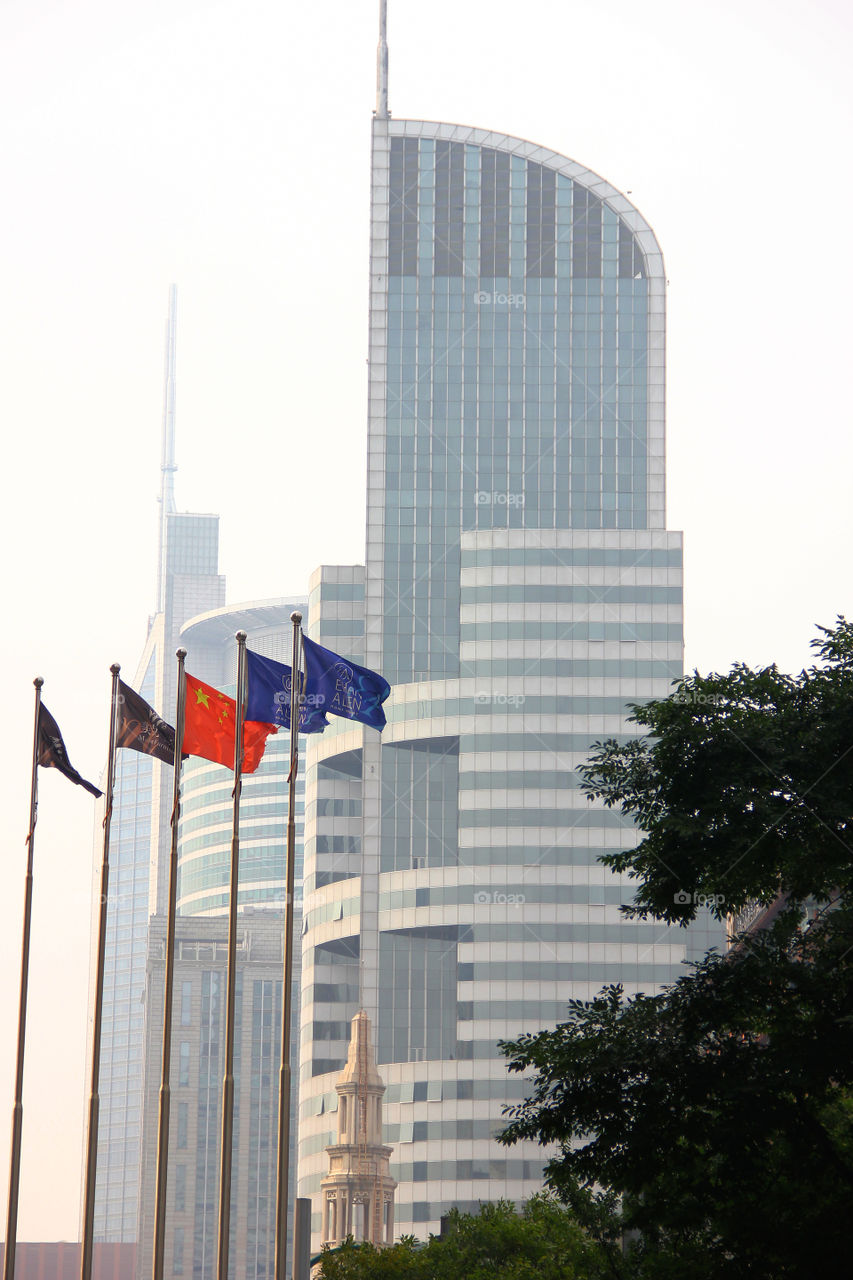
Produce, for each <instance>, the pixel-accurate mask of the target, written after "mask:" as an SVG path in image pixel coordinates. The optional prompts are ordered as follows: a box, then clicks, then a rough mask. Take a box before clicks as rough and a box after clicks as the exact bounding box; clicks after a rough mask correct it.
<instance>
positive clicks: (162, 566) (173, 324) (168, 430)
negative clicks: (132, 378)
mask: <svg viewBox="0 0 853 1280" xmlns="http://www.w3.org/2000/svg"><path fill="white" fill-rule="evenodd" d="M177 326H178V286H177V285H176V284H172V285H170V286H169V315H168V319H167V320H166V361H165V373H164V386H163V453H162V458H161V462H160V497H159V498H158V500H157V501H158V502H159V504H160V538H159V546H158V556H157V612H158V613H162V612H163V610H164V609H165V607H166V522H167V518H168V515H169V513H170V512H172V511H174V510H175V472H176V471H177V469H178V468H177V467H176V466H175V348H176V343H177Z"/></svg>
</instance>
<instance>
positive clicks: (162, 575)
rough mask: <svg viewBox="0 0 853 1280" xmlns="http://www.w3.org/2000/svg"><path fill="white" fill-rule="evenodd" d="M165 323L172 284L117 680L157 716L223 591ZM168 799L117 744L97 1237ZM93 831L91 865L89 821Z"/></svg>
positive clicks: (132, 1191) (111, 1172) (106, 1213)
mask: <svg viewBox="0 0 853 1280" xmlns="http://www.w3.org/2000/svg"><path fill="white" fill-rule="evenodd" d="M176 324H177V290H176V288H175V286H174V285H172V287H171V289H170V292H169V316H168V321H167V325H166V360H165V394H164V406H163V454H162V464H161V486H160V521H159V524H160V530H159V546H158V572H157V607H156V611H155V613H154V615H153V616H152V617H151V618H150V619H149V623H148V634H147V637H146V640H145V645H144V647H143V651H142V656H141V658H140V661H139V664H138V666H137V668H136V673H135V675H133V676H131V675H130V674H129V673H126V678H127V679H128V682H129V683H131V684H133V686H134V687H135V688H136V689H138V690H139V692H140V693H141V694H142V695H143V697H144V698H146V699H147V701H148V702H150V703H151V704H152V705H153V706H155V707H156V708H157V709H158V711H161V712H162V714H163V715H164V716H165V717H166V719H171V712H170V708H173V707H174V705H175V648H176V646H177V644H178V638H179V635H180V628H181V626H182V624H183V623H184V622H185V621H186V619H187V618H188V617H190V616H191V615H192V614H195V613H199V612H201V611H202V610H205V609H213V608H215V607H216V606H217V605H221V604H222V603H223V601H224V599H225V579H224V578H223V577H221V576H220V574H219V567H218V557H219V517H218V516H215V515H192V514H187V513H182V512H178V511H176V510H175V501H174V481H173V477H174V471H175V417H174V415H175V349H176ZM171 807H172V771H171V769H170V768H168V766H166V765H163V764H161V763H160V762H159V761H157V760H153V759H152V758H151V757H150V756H146V755H140V754H139V753H137V752H135V751H120V752H119V753H118V758H117V762H116V782H115V803H114V812H113V819H112V839H111V848H110V899H109V903H108V904H107V940H106V964H105V975H104V1005H103V1037H102V1045H101V1079H100V1098H101V1103H100V1122H99V1126H98V1177H97V1188H96V1199H95V1239H96V1240H99V1241H110V1242H117V1241H126V1242H134V1243H135V1242H136V1239H137V1206H138V1197H139V1187H138V1182H139V1168H140V1165H139V1152H140V1137H141V1129H142V1076H143V1048H144V1045H143V1005H142V1000H143V995H144V991H145V967H146V948H147V937H148V920H149V916H151V915H153V914H155V913H156V912H158V911H162V910H164V907H165V902H166V898H165V895H166V875H167V871H168V858H161V857H160V851H161V850H163V849H165V850H166V851H168V847H169V815H170V813H171ZM95 829H96V845H97V850H96V864H99V862H100V830H101V828H100V820H98V821H97V822H96V828H95ZM95 918H96V916H95ZM93 940H94V930H93ZM92 973H93V974H94V965H93V967H92ZM87 1079H88V1071H87Z"/></svg>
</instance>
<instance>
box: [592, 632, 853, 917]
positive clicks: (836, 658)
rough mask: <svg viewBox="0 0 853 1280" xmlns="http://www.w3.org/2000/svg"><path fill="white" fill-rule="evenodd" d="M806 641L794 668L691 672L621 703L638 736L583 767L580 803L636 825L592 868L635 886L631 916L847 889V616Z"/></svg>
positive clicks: (852, 723) (851, 724) (850, 660)
mask: <svg viewBox="0 0 853 1280" xmlns="http://www.w3.org/2000/svg"><path fill="white" fill-rule="evenodd" d="M820 631H821V636H820V637H819V638H818V639H817V640H815V641H813V642H812V647H813V648H814V649H815V650H816V651H817V655H818V658H819V662H818V663H817V664H816V665H815V666H813V667H811V668H809V669H808V670H806V671H802V672H801V673H800V675H798V676H789V675H785V674H783V673H782V672H780V671H779V670H778V668H777V667H775V666H771V667H765V668H762V669H761V670H758V671H753V670H751V669H750V668H749V667H746V666H744V665H742V664H737V665H735V666H734V667H733V668H732V670H731V671H730V672H729V673H728V674H726V675H710V676H700V675H699V674H698V673H694V674H693V675H692V676H689V677H687V678H686V679H684V680H683V681H681V682H679V684H678V686H677V687H676V690H675V692H674V693H673V694H672V695H671V696H670V697H668V698H662V699H658V700H656V701H653V702H648V703H645V704H641V705H633V706H632V715H631V716H630V719H631V720H633V721H634V722H635V723H636V724H638V725H640V726H642V727H643V728H644V729H645V730H646V734H645V735H644V736H642V737H638V738H635V739H632V740H631V741H629V742H627V743H624V742H623V743H617V742H615V741H609V742H605V743H603V744H600V745H599V746H598V747H597V749H596V750H595V751H594V753H593V755H592V756H591V757H590V759H589V761H588V762H587V764H586V765H584V766H582V767H581V770H580V772H581V774H582V775H583V777H584V778H585V790H586V792H587V794H588V795H589V796H590V797H595V798H598V799H601V800H603V801H604V803H605V804H606V805H608V806H609V807H618V808H620V809H621V810H622V812H623V813H625V814H628V815H629V816H630V817H632V818H633V819H635V821H636V822H637V825H638V826H639V827H640V828H641V829H642V830H643V831H644V832H646V836H645V838H644V839H643V840H641V841H640V843H639V844H638V845H637V846H636V847H634V848H632V849H628V850H624V851H620V852H617V853H612V854H605V855H604V856H603V857H602V859H601V860H602V862H604V863H605V864H606V865H608V866H609V867H611V868H612V869H613V870H614V871H624V872H627V873H628V875H629V876H630V877H633V878H634V879H636V880H637V894H636V902H637V908H636V912H637V914H640V915H652V916H655V917H657V918H659V919H662V920H667V921H682V922H684V921H688V920H692V919H693V918H694V916H695V914H696V910H697V899H699V898H704V899H707V900H710V901H712V902H713V904H714V907H715V910H716V913H717V914H718V915H720V916H722V915H724V914H725V913H726V911H738V910H739V909H740V908H742V907H743V906H745V905H746V904H747V903H748V902H750V901H751V900H754V899H760V900H762V901H764V902H771V901H772V900H773V899H774V898H775V896H776V894H777V892H778V891H779V889H780V887H781V889H782V890H783V891H784V892H786V893H788V894H790V895H791V896H792V898H793V899H796V900H798V901H805V900H806V899H807V898H809V897H810V896H817V897H826V896H828V895H829V894H831V893H832V892H833V890H837V889H839V888H841V889H843V890H847V889H848V888H849V886H850V878H851V874H853V853H851V850H853V624H850V623H848V622H847V621H845V619H843V618H840V619H839V620H838V623H837V625H836V626H835V627H834V628H833V629H831V630H829V629H826V628H823V627H822V628H820Z"/></svg>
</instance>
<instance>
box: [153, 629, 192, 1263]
mask: <svg viewBox="0 0 853 1280" xmlns="http://www.w3.org/2000/svg"><path fill="white" fill-rule="evenodd" d="M175 656H176V658H177V659H178V694H177V700H176V704H175V776H174V785H173V791H172V843H171V849H170V853H169V908H168V917H167V925H166V979H165V987H164V994H163V1059H162V1068H161V1072H160V1112H159V1116H158V1120H157V1183H156V1188H157V1189H156V1192H155V1197H154V1267H153V1280H162V1277H163V1262H164V1258H165V1248H166V1184H167V1181H168V1172H169V1108H170V1105H171V1086H170V1075H171V1069H172V990H173V987H174V981H175V914H176V902H177V897H178V819H179V817H180V813H181V743H182V741H183V737H184V705H185V702H186V683H187V682H186V677H185V675H184V659H185V658H186V656H187V651H186V649H178V650H176V653H175Z"/></svg>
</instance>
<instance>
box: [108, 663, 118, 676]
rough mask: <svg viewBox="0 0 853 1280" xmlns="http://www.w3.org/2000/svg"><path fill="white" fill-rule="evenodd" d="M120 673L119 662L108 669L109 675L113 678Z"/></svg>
mask: <svg viewBox="0 0 853 1280" xmlns="http://www.w3.org/2000/svg"><path fill="white" fill-rule="evenodd" d="M120 671H121V663H120V662H114V663H113V664H112V666H111V667H110V674H111V675H114V676H117V675H118V673H119V672H120Z"/></svg>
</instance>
